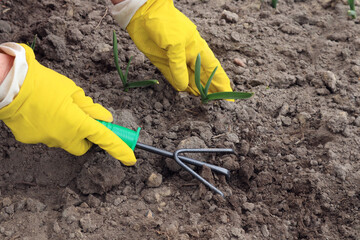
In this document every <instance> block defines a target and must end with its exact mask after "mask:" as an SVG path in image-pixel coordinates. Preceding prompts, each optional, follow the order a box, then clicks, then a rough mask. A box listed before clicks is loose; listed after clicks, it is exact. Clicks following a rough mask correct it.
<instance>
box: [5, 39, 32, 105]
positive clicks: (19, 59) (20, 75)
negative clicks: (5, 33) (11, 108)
mask: <svg viewBox="0 0 360 240" xmlns="http://www.w3.org/2000/svg"><path fill="white" fill-rule="evenodd" d="M0 49H1V50H2V51H3V52H4V53H6V54H8V55H11V56H14V57H15V59H14V64H13V66H12V67H11V69H10V71H9V73H8V74H7V75H6V77H5V79H4V81H3V82H2V83H1V84H0V108H3V107H5V106H7V105H9V104H10V103H11V102H12V100H13V99H14V98H15V96H16V95H17V94H18V93H19V91H20V88H21V86H22V84H23V82H24V80H25V77H26V74H27V71H28V64H27V62H26V53H25V49H24V48H23V47H22V46H20V45H19V44H17V43H13V42H8V43H3V44H0Z"/></svg>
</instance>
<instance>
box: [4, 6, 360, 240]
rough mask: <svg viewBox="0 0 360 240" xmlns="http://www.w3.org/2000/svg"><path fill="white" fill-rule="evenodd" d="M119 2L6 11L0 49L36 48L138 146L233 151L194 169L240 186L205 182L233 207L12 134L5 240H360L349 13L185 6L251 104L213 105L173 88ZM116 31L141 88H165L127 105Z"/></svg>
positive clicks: (357, 100) (177, 177)
mask: <svg viewBox="0 0 360 240" xmlns="http://www.w3.org/2000/svg"><path fill="white" fill-rule="evenodd" d="M109 2H110V1H105V0H94V1H90V0H83V1H80V0H60V1H55V0H24V1H20V0H3V1H0V14H1V15H0V16H1V18H0V19H1V20H0V42H7V41H15V42H31V41H32V39H33V37H34V35H35V34H37V37H38V41H37V44H36V47H35V54H36V56H37V59H38V60H39V61H40V62H41V63H42V64H43V65H45V66H47V67H50V68H52V69H54V70H56V71H58V72H60V73H62V74H64V75H66V76H68V77H70V78H71V79H73V80H74V81H75V82H76V83H77V84H78V85H79V86H81V87H82V88H84V90H85V92H86V93H87V94H88V95H89V96H91V97H92V98H93V99H94V101H96V102H98V103H101V104H102V105H104V106H105V107H107V108H108V109H110V110H111V111H112V113H113V114H114V116H115V118H116V121H115V122H116V123H117V124H120V125H123V126H125V127H128V128H131V129H136V128H137V127H141V128H142V132H141V135H140V139H139V141H140V142H142V143H146V144H149V145H152V146H155V147H158V148H161V149H166V150H168V151H174V150H176V149H178V148H196V147H200V148H203V147H209V148H233V149H234V150H235V151H236V155H230V154H226V155H223V154H216V155H213V154H197V155H196V156H195V157H194V158H196V159H198V160H201V161H206V162H209V163H213V164H215V165H219V166H222V167H225V168H228V169H229V170H231V175H232V177H231V179H230V180H226V179H225V178H224V177H223V176H221V175H219V174H215V173H211V172H209V170H208V169H203V171H201V169H195V170H196V171H197V172H202V174H203V176H204V177H206V178H207V179H209V180H211V181H212V182H213V183H214V184H215V186H216V187H218V188H219V189H220V190H221V191H223V192H224V193H225V195H226V197H225V198H221V197H220V196H219V195H217V194H214V193H213V192H211V191H209V190H208V189H207V188H205V187H204V186H202V185H201V184H200V183H199V181H197V180H195V179H194V178H193V177H192V176H190V175H189V174H188V173H187V172H185V171H183V170H180V171H179V169H178V166H177V165H176V164H175V163H174V160H171V159H165V158H164V157H161V156H158V155H155V154H152V153H149V152H146V151H143V150H140V149H135V154H136V156H137V159H138V163H137V164H136V166H135V167H124V166H121V164H120V163H119V162H118V161H116V160H115V159H113V158H111V157H110V156H109V155H108V154H107V153H106V152H104V151H102V150H101V149H100V148H99V147H93V148H92V149H91V150H90V151H89V152H88V153H86V154H85V155H83V156H81V157H75V156H72V155H70V154H68V153H66V152H65V151H63V150H62V149H52V148H48V147H46V146H45V145H42V144H37V145H25V144H22V143H20V142H17V141H16V140H15V138H14V137H13V135H12V134H11V132H10V131H9V129H8V128H7V127H6V126H5V125H4V124H3V123H1V124H0V127H1V131H0V144H1V147H0V157H1V162H0V163H1V168H0V189H1V191H0V239H24V240H25V239H26V240H32V239H34V240H43V239H52V240H54V239H96V240H98V239H360V210H359V208H360V189H359V186H360V161H359V159H360V110H359V109H360V108H359V107H360V91H359V90H360V88H359V87H360V79H359V77H360V21H359V19H356V20H350V19H348V17H347V10H348V8H349V7H348V6H347V4H346V2H347V1H331V0H316V1H315V0H314V1H310V0H280V1H279V3H278V9H277V10H274V9H273V8H271V7H270V5H269V2H270V1H269V0H267V1H260V0H241V1H240V0H239V1H235V0H221V1H220V0H216V1H215V0H214V1H212V0H204V1H197V0H179V1H176V2H175V5H176V7H178V8H179V9H180V10H181V11H182V12H183V13H184V14H186V15H187V16H188V17H189V18H190V19H191V20H192V21H193V22H194V23H195V24H196V25H197V26H198V30H199V32H200V33H201V35H202V36H203V38H204V39H205V40H206V41H207V42H208V43H209V45H210V47H211V48H212V49H213V51H214V53H215V55H216V56H217V57H218V59H219V60H220V62H221V63H222V66H223V67H224V69H225V71H226V72H227V73H228V75H229V77H230V79H231V80H232V83H233V86H234V90H237V91H252V92H254V93H255V95H254V97H253V98H251V99H249V100H245V101H236V102H235V103H230V102H225V101H218V102H210V103H209V104H206V105H203V104H201V102H200V99H199V98H198V97H194V96H190V95H188V94H185V93H178V92H176V91H174V90H173V89H172V88H171V86H170V85H169V84H168V83H167V82H166V80H165V79H164V78H163V76H162V75H161V74H160V72H159V71H158V70H156V69H155V67H154V66H153V65H152V64H151V63H150V62H149V60H148V59H147V58H146V57H144V55H143V54H142V53H141V52H139V51H138V50H137V48H136V46H135V45H134V44H133V42H132V41H131V39H130V37H129V36H128V34H127V33H126V31H123V30H121V29H120V28H119V27H118V26H117V25H116V24H115V22H114V20H113V19H112V17H111V16H110V15H109V11H108V7H109ZM357 3H358V5H357V9H360V6H359V2H357ZM225 10H226V11H225ZM359 15H360V14H359ZM114 29H116V32H117V36H118V39H119V54H120V59H121V64H122V66H125V65H126V62H127V61H128V59H129V58H130V57H131V56H134V60H133V62H132V64H131V67H130V74H129V78H130V81H140V80H146V79H158V80H159V81H160V84H159V85H158V86H156V87H150V88H141V89H140V88H139V89H131V90H130V91H129V92H124V91H123V90H122V88H121V86H122V84H121V81H120V80H119V77H118V76H117V72H116V69H115V67H114V62H113V55H112V30H114ZM235 58H238V59H240V60H241V61H242V63H240V65H242V66H239V65H237V64H235V63H234V59H235ZM238 64H239V63H238ZM154 174H155V175H154ZM150 176H151V177H150ZM149 177H150V178H149Z"/></svg>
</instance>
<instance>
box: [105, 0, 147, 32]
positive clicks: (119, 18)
mask: <svg viewBox="0 0 360 240" xmlns="http://www.w3.org/2000/svg"><path fill="white" fill-rule="evenodd" d="M146 1H147V0H125V1H122V2H120V3H118V4H116V5H115V6H113V8H112V9H111V14H112V15H113V18H114V19H115V21H116V22H117V23H118V24H119V25H120V27H121V28H123V29H125V28H126V27H127V25H128V24H129V22H130V20H131V18H132V17H133V16H134V15H135V13H136V11H137V10H138V9H139V8H140V7H141V6H142V5H144V3H146Z"/></svg>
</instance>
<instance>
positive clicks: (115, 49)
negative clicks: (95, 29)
mask: <svg viewBox="0 0 360 240" xmlns="http://www.w3.org/2000/svg"><path fill="white" fill-rule="evenodd" d="M113 52H114V60H115V66H116V69H117V72H118V74H119V76H120V79H121V81H122V83H123V85H124V88H126V86H127V79H126V78H125V76H124V74H123V72H122V71H121V68H120V65H119V55H118V42H117V38H116V32H115V30H114V31H113Z"/></svg>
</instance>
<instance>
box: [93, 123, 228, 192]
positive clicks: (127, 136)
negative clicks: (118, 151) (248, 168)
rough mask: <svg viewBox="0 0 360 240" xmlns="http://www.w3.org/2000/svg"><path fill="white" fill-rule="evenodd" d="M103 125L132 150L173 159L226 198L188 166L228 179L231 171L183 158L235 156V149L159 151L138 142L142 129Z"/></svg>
mask: <svg viewBox="0 0 360 240" xmlns="http://www.w3.org/2000/svg"><path fill="white" fill-rule="evenodd" d="M99 122H101V123H102V124H103V125H105V126H106V127H107V128H109V129H110V130H111V131H113V132H114V133H115V134H116V135H117V136H119V137H120V138H121V139H122V140H123V141H124V142H125V143H126V144H127V145H128V146H129V147H130V148H131V149H132V150H134V149H135V147H137V148H139V149H143V150H145V151H148V152H152V153H155V154H159V155H161V156H164V157H168V158H173V159H174V160H175V161H176V162H177V163H178V164H179V165H180V166H181V167H182V168H183V169H185V170H186V171H188V172H189V173H190V174H191V175H192V176H194V177H195V178H197V179H198V180H199V181H200V182H202V183H203V184H204V185H205V186H207V187H209V188H210V189H211V190H213V191H214V192H216V193H218V194H220V195H221V196H222V197H224V194H223V193H222V192H221V191H220V190H219V189H217V188H216V187H215V186H214V185H212V184H211V183H209V182H208V181H207V180H205V179H204V178H203V177H201V176H200V175H199V174H198V173H196V172H195V171H194V170H193V169H191V168H190V167H189V166H188V165H186V164H191V165H194V166H197V167H202V166H207V167H209V168H210V169H211V170H213V171H214V172H217V173H220V174H223V175H225V176H226V178H227V179H229V178H230V171H229V170H228V169H226V168H222V167H219V166H216V165H213V164H209V163H205V162H202V161H198V160H195V159H192V158H189V157H185V156H181V155H180V154H182V153H231V154H234V150H233V149H228V148H207V149H179V150H177V151H175V152H173V153H172V152H169V151H166V150H162V149H158V148H156V147H152V146H149V145H146V144H143V143H139V142H138V138H139V134H140V128H138V129H137V131H133V130H130V129H128V128H125V127H122V126H119V125H116V124H113V123H108V122H103V121H99Z"/></svg>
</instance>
